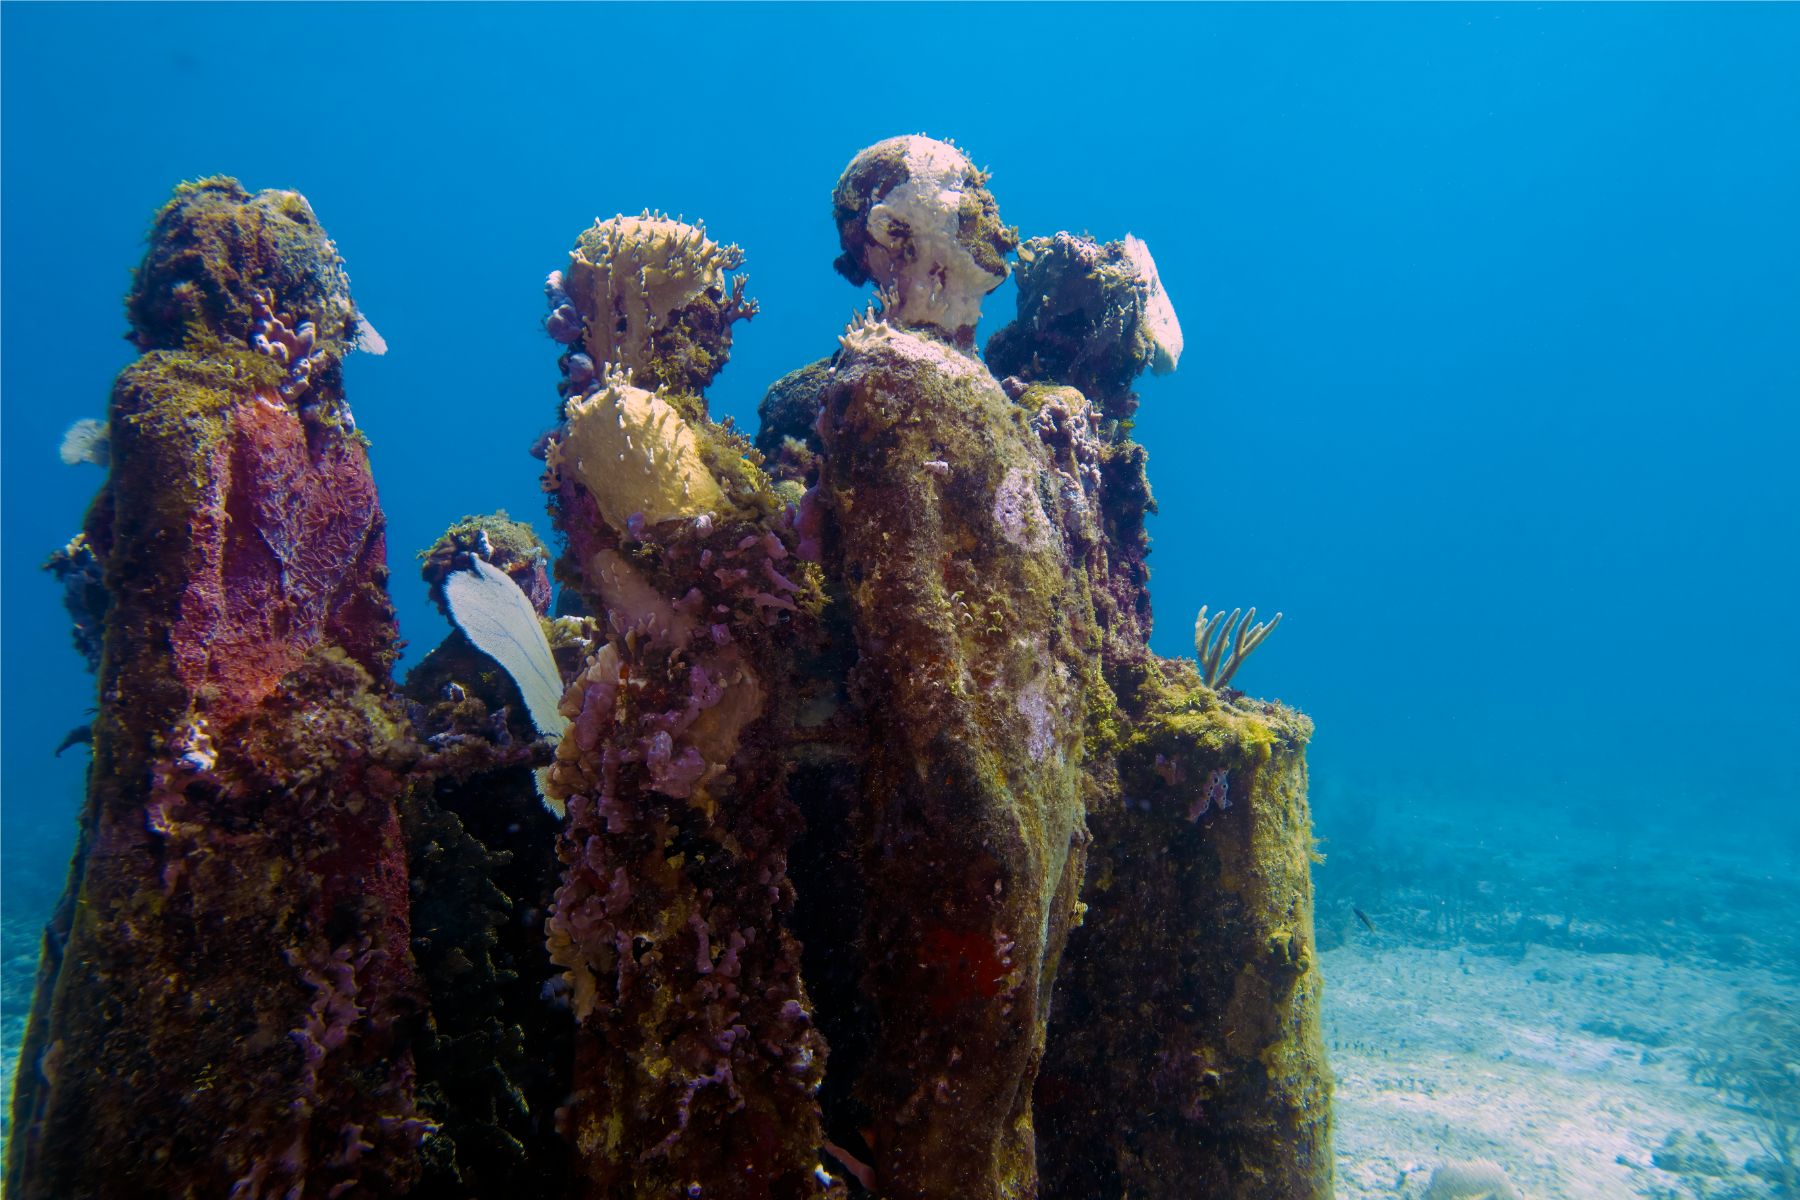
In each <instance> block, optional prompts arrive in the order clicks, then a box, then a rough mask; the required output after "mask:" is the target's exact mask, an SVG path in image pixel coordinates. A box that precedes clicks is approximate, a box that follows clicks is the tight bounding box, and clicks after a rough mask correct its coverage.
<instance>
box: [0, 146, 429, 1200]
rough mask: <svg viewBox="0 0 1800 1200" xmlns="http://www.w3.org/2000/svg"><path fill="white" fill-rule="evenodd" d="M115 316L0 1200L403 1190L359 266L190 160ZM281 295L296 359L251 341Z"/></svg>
mask: <svg viewBox="0 0 1800 1200" xmlns="http://www.w3.org/2000/svg"><path fill="white" fill-rule="evenodd" d="M127 305H128V311H129V313H130V316H131V320H132V329H133V338H134V340H135V342H136V344H137V346H138V348H139V349H140V350H141V351H142V355H141V357H139V358H138V359H137V361H135V362H134V363H132V364H131V365H130V366H128V367H127V368H126V369H125V370H124V371H123V372H121V374H120V375H119V378H118V381H117V383H116V384H115V385H114V388H113V394H112V402H111V405H110V409H109V412H108V417H107V422H106V423H107V426H108V428H109V430H110V433H111V438H110V441H111V453H110V472H109V475H108V478H107V482H106V484H105V486H104V487H103V489H102V490H101V492H100V495H99V496H98V498H97V499H96V500H95V501H94V504H93V506H92V508H91V509H90V510H89V512H88V515H87V521H86V525H85V528H84V533H83V549H84V551H85V552H86V553H88V554H91V555H92V557H93V560H94V561H95V562H96V563H97V564H98V565H99V568H100V572H101V575H102V577H103V579H104V601H103V603H104V604H105V605H106V611H105V613H104V618H103V626H102V628H103V634H102V635H101V639H100V642H101V644H100V653H99V656H98V668H99V695H100V709H99V713H98V716H97V717H96V718H95V721H94V725H93V739H94V741H93V751H94V757H93V765H92V767H91V769H90V773H89V788H88V800H87V805H86V807H85V809H84V811H83V814H82V819H81V847H80V850H79V851H78V854H77V857H76V863H75V868H74V871H73V873H72V875H71V878H70V882H69V890H68V893H67V894H66V896H65V898H64V900H63V903H62V906H61V907H60V908H59V909H58V911H57V914H56V916H55V918H54V919H53V921H52V922H51V926H50V928H49V930H48V932H47V934H46V937H45V947H44V955H43V962H42V966H41V967H40V975H39V988H38V994H37V999H36V1001H35V1003H34V1005H33V1011H32V1016H31V1022H30V1026H29V1029H28V1032H27V1035H26V1044H25V1049H24V1055H23V1069H22V1070H21V1071H20V1073H19V1077H18V1088H17V1092H16V1095H15V1098H14V1108H13V1112H14V1124H13V1135H12V1138H11V1142H10V1145H9V1148H8V1154H7V1165H6V1176H7V1188H6V1191H7V1193H8V1194H9V1195H12V1196H17V1197H20V1198H21V1200H26V1198H29V1197H57V1198H62V1197H70V1196H113V1195H196V1196H197V1195H215V1196H226V1195H236V1196H277V1195H284V1194H299V1193H300V1192H301V1191H302V1190H304V1191H305V1192H306V1193H307V1194H319V1195H324V1194H327V1193H330V1192H333V1191H334V1190H335V1191H337V1192H338V1193H339V1194H342V1193H344V1192H346V1191H348V1190H350V1189H361V1191H362V1193H363V1194H376V1193H389V1194H400V1193H403V1192H405V1191H406V1190H407V1189H408V1188H409V1187H410V1185H411V1184H412V1182H413V1181H414V1180H415V1179H416V1178H417V1160H416V1147H417V1145H418V1142H419V1138H420V1135H421V1132H422V1129H423V1124H424V1123H423V1121H422V1120H421V1118H420V1116H419V1113H418V1111H417V1109H416V1107H415V1105H414V1102H413V1092H412V1080H413V1062H412V1055H411V1052H410V1050H409V1048H408V1041H409V1039H408V1035H407V1025H408V1023H409V1022H410V1021H411V1020H412V1019H413V1017H414V1016H415V1014H416V1011H417V1005H418V987H417V977H416V974H415V971H414V966H413V959H412V955H411V953H410V952H409V948H408V929H409V905H408V887H407V870H406V857H405V848H404V845H403V843H402V838H401V834H400V827H399V821H398V818H397V814H396V804H397V802H398V800H399V798H400V796H401V794H402V793H403V791H404V789H405V786H406V769H407V765H408V762H407V760H408V758H409V755H410V753H411V748H410V744H409V743H408V742H407V740H406V739H405V738H404V737H401V736H398V735H399V733H400V731H401V730H402V729H403V728H404V725H405V714H404V712H403V711H402V710H401V709H400V707H399V706H398V704H397V703H396V701H395V697H394V695H393V691H392V688H391V685H390V684H389V682H388V680H387V673H388V669H389V667H390V665H391V663H392V662H393V659H394V655H395V645H394V640H395V630H394V621H393V615H392V611H391V609H390V608H389V606H388V602H387V593H386V586H385V585H386V579H387V567H386V562H385V553H384V540H383V520H382V516H381V510H380V508H379V506H378V505H377V503H376V497H375V485H374V481H373V479H372V477H371V475H370V471H369V461H368V456H367V455H366V453H365V452H364V449H363V445H362V443H361V441H360V440H359V439H358V438H357V437H356V436H355V434H354V433H353V432H352V428H351V425H350V422H349V408H348V406H347V405H346V404H345V402H344V393H343V384H342V371H341V365H340V364H341V361H342V358H343V355H344V354H345V353H347V352H348V351H349V350H350V349H351V348H352V345H353V342H354V338H355V330H356V310H355V307H354V305H353V304H352V302H351V299H350V292H349V286H348V280H347V279H346V277H345V274H344V270H343V265H342V263H341V261H340V260H339V258H338V255H337V252H336V250H335V248H334V247H333V246H332V243H331V242H330V240H329V239H328V238H327V237H326V236H325V233H324V231H323V229H321V227H320V225H319V221H318V218H317V217H316V216H315V215H314V213H313V211H312V208H311V207H310V206H309V205H308V204H307V202H306V201H305V199H304V198H302V197H301V196H300V195H299V194H298V193H295V192H274V191H271V192H261V193H258V194H256V195H251V194H250V193H249V192H246V191H245V190H244V189H243V188H241V187H239V186H238V185H237V183H236V182H235V181H233V180H229V179H208V180H203V181H201V182H199V183H193V184H184V185H182V186H181V187H180V188H178V189H177V190H176V193H175V196H174V198H173V199H172V200H171V201H170V202H169V204H168V205H167V206H166V207H165V208H164V209H163V210H162V211H161V212H160V213H159V214H158V215H157V218H156V223H155V226H154V227H153V228H152V230H151V233H150V249H149V252H148V254H147V255H146V256H145V259H144V263H143V265H142V267H140V268H139V270H138V273H137V276H136V280H135V282H134V285H133V288H132V291H131V295H130V296H129V298H128V302H127ZM277 312H279V313H281V314H284V315H283V316H282V318H281V322H282V325H283V328H284V329H296V330H300V331H302V333H298V334H295V335H294V341H293V343H292V345H293V346H294V347H295V348H296V349H295V350H293V351H290V349H289V346H288V343H286V342H284V343H282V350H281V351H280V352H271V351H270V350H269V349H268V346H269V344H270V343H269V342H268V337H267V334H268V331H269V329H270V328H272V322H273V321H274V319H275V318H274V316H273V314H274V313H277ZM302 384H303V386H302Z"/></svg>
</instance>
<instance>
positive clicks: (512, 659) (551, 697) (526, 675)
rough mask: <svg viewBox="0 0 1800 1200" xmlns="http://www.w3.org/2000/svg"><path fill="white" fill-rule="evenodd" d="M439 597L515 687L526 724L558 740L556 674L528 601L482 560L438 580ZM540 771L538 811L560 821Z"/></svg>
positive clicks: (564, 724) (560, 719) (562, 724)
mask: <svg viewBox="0 0 1800 1200" xmlns="http://www.w3.org/2000/svg"><path fill="white" fill-rule="evenodd" d="M444 596H445V598H446V599H448V600H449V601H450V615H451V617H452V619H454V620H455V621H456V624H457V626H458V627H459V628H460V629H461V630H462V631H463V633H464V634H466V635H467V636H468V639H469V640H470V641H471V642H473V643H475V646H476V648H477V649H478V650H480V651H481V652H482V653H483V654H486V655H487V656H488V657H490V658H492V659H493V660H494V661H495V662H497V663H499V664H500V666H501V667H502V668H504V669H505V671H506V673H507V674H508V675H511V676H512V677H513V682H514V683H516V684H518V685H519V694H520V695H522V696H524V697H525V710H526V711H527V712H528V713H530V714H531V723H532V724H534V725H536V726H537V728H538V732H539V733H542V734H543V735H544V736H545V737H550V738H561V737H562V735H563V733H564V731H565V730H567V729H568V727H569V718H567V717H565V716H563V715H562V714H561V713H560V712H558V711H557V704H558V702H559V701H561V699H562V692H563V683H562V674H561V673H560V672H559V671H557V669H556V659H555V658H553V657H551V654H550V642H549V639H547V638H546V637H545V636H544V626H543V623H542V622H540V621H539V620H538V615H537V609H535V608H533V607H532V606H531V600H530V599H529V598H528V597H527V596H526V595H525V593H524V592H523V591H521V590H520V588H519V585H518V584H516V583H514V582H513V581H512V576H510V575H508V574H507V573H506V572H505V571H502V570H501V569H500V568H498V567H496V566H494V565H493V564H492V563H489V562H487V561H485V560H483V559H479V558H477V559H475V560H474V569H472V570H468V571H456V572H454V573H452V574H451V575H449V576H448V577H447V578H446V579H445V580H444ZM546 773H547V772H546V771H545V770H539V771H538V772H537V781H538V792H539V794H540V795H542V796H543V797H544V806H545V807H546V808H548V809H549V810H550V811H551V812H553V813H555V814H556V815H557V816H559V817H560V816H562V808H563V806H562V805H561V804H559V803H557V802H556V801H554V800H552V799H551V798H550V797H549V795H548V794H546V793H545V792H544V779H545V776H546Z"/></svg>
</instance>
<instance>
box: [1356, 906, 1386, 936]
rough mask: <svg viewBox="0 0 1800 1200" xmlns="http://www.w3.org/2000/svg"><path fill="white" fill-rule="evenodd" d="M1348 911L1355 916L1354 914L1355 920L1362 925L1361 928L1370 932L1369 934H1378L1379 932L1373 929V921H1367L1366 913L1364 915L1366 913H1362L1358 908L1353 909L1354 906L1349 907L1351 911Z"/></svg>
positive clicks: (1367, 915)
mask: <svg viewBox="0 0 1800 1200" xmlns="http://www.w3.org/2000/svg"><path fill="white" fill-rule="evenodd" d="M1350 911H1351V912H1353V913H1355V914H1356V919H1357V920H1359V921H1361V922H1362V923H1363V928H1364V929H1367V930H1368V931H1369V932H1370V933H1378V932H1380V931H1379V930H1377V929H1376V928H1375V922H1373V921H1371V920H1370V919H1369V914H1368V913H1366V912H1364V911H1363V910H1362V909H1360V908H1357V907H1355V906H1354V905H1353V906H1351V909H1350Z"/></svg>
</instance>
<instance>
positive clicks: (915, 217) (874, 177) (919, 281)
mask: <svg viewBox="0 0 1800 1200" xmlns="http://www.w3.org/2000/svg"><path fill="white" fill-rule="evenodd" d="M832 205H833V209H834V211H835V214H836V217H837V227H838V240H839V242H840V243H841V244H842V245H843V247H844V252H843V254H841V255H839V256H838V260H837V269H838V271H839V273H840V274H842V275H843V276H844V277H845V278H846V279H848V280H849V281H850V282H851V283H857V284H861V283H867V282H869V281H870V280H873V281H874V282H875V283H876V284H877V285H878V286H879V287H880V288H881V289H882V290H883V291H884V292H886V293H888V295H889V297H890V300H889V304H888V310H887V314H886V315H887V318H888V320H890V321H892V322H894V323H895V324H898V325H912V326H919V325H929V326H935V327H936V328H938V329H940V330H942V331H943V332H944V333H946V334H948V335H950V336H951V337H952V338H954V339H955V340H956V341H958V342H959V343H962V344H964V345H967V344H969V343H970V342H971V341H972V340H973V338H974V331H975V323H976V322H977V321H978V320H980V318H981V298H982V297H983V296H985V295H987V294H988V293H989V292H991V291H993V290H994V289H995V288H997V287H999V286H1000V284H1001V283H1003V282H1004V281H1005V279H1006V275H1007V266H1006V256H1007V254H1009V253H1011V252H1012V251H1013V250H1014V249H1015V248H1016V247H1017V246H1018V244H1019V235H1018V231H1017V230H1015V229H1012V228H1010V227H1008V226H1006V225H1003V224H1001V222H1000V211H999V208H998V207H997V206H996V205H995V203H994V196H993V193H992V192H990V191H988V188H987V174H986V173H985V172H983V171H981V170H979V169H978V168H977V167H976V166H975V164H974V163H972V162H970V161H969V158H968V156H967V155H965V154H964V153H963V152H962V151H961V150H958V149H957V148H956V147H955V146H952V145H950V144H949V143H948V142H940V141H936V140H934V139H932V138H928V137H925V136H923V135H914V136H911V137H896V138H888V139H887V140H886V141H882V142H877V143H875V144H874V145H873V146H870V147H869V148H868V149H867V150H864V151H863V152H862V153H861V154H858V155H857V156H856V157H855V158H853V159H851V160H850V165H849V166H848V167H846V168H844V173H843V175H842V176H840V177H839V179H838V184H837V190H836V191H835V192H834V193H833V195H832Z"/></svg>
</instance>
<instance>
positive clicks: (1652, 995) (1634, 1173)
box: [1321, 936, 1778, 1200]
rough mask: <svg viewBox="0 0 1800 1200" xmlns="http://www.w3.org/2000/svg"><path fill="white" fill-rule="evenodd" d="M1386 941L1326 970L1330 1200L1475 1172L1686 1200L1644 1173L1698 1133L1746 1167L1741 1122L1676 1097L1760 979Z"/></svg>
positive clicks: (1566, 1189) (1596, 1195) (1535, 1198)
mask: <svg viewBox="0 0 1800 1200" xmlns="http://www.w3.org/2000/svg"><path fill="white" fill-rule="evenodd" d="M1382 940H1383V939H1382V938H1381V937H1380V936H1375V937H1371V938H1368V939H1367V940H1366V942H1365V943H1364V944H1361V945H1346V946H1344V947H1342V948H1339V949H1337V950H1332V951H1329V952H1327V953H1326V954H1325V955H1323V956H1322V960H1321V961H1322V964H1323V966H1324V970H1325V977H1326V986H1327V996H1326V1007H1325V1037H1326V1043H1327V1045H1328V1047H1329V1048H1330V1051H1331V1056H1332V1063H1333V1067H1334V1070H1335V1072H1336V1074H1337V1131H1336V1133H1337V1151H1338V1196H1339V1197H1340V1200H1377V1198H1381V1200H1388V1198H1392V1197H1404V1198H1406V1200H1413V1198H1415V1197H1419V1196H1422V1195H1423V1194H1424V1191H1425V1189H1426V1186H1427V1184H1428V1183H1429V1181H1430V1177H1431V1173H1432V1171H1433V1170H1434V1169H1435V1168H1436V1167H1438V1166H1439V1165H1441V1164H1443V1163H1446V1162H1451V1161H1459V1160H1470V1159H1487V1160H1490V1161H1492V1162H1494V1163H1497V1164H1499V1165H1500V1166H1501V1167H1503V1168H1504V1169H1505V1170H1506V1172H1507V1175H1508V1177H1509V1178H1510V1179H1511V1180H1512V1182H1513V1184H1514V1185H1515V1186H1516V1187H1517V1188H1518V1190H1519V1192H1520V1193H1521V1194H1522V1195H1523V1196H1526V1197H1529V1198H1531V1200H1614V1198H1618V1200H1630V1198H1634V1197H1638V1196H1641V1195H1645V1194H1647V1193H1649V1192H1651V1191H1652V1189H1653V1188H1655V1187H1656V1186H1658V1185H1660V1186H1662V1187H1664V1188H1669V1189H1674V1190H1675V1191H1676V1194H1685V1193H1682V1192H1681V1191H1680V1189H1681V1186H1682V1179H1681V1178H1680V1177H1679V1176H1676V1175H1673V1174H1671V1173H1669V1172H1667V1171H1663V1170H1660V1169H1658V1168H1657V1167H1655V1166H1653V1165H1652V1163H1651V1155H1652V1153H1653V1152H1654V1151H1656V1150H1657V1148H1658V1147H1660V1146H1661V1145H1662V1144H1663V1141H1664V1139H1665V1138H1666V1137H1667V1136H1668V1135H1669V1134H1670V1133H1671V1132H1672V1131H1677V1130H1679V1131H1682V1132H1685V1133H1688V1134H1690V1135H1692V1134H1694V1133H1698V1132H1702V1131H1703V1132H1705V1133H1707V1134H1708V1135H1710V1136H1711V1137H1712V1138H1713V1139H1714V1140H1715V1141H1716V1142H1717V1143H1718V1144H1719V1146H1720V1148H1721V1149H1722V1150H1723V1151H1724V1153H1725V1155H1726V1156H1727V1158H1728V1159H1730V1160H1731V1161H1732V1162H1734V1163H1738V1164H1741V1163H1743V1162H1744V1161H1745V1160H1746V1159H1748V1158H1750V1157H1751V1156H1752V1155H1754V1154H1755V1153H1757V1147H1756V1144H1755V1141H1754V1138H1753V1134H1752V1131H1751V1129H1750V1127H1749V1125H1748V1124H1747V1118H1746V1117H1745V1116H1744V1115H1743V1114H1741V1113H1739V1112H1736V1111H1734V1110H1733V1109H1732V1108H1730V1107H1728V1106H1727V1105H1726V1104H1725V1103H1724V1102H1722V1101H1721V1100H1720V1099H1719V1098H1718V1097H1716V1096H1715V1095H1714V1094H1713V1093H1712V1092H1711V1091H1710V1090H1709V1089H1707V1088H1704V1087H1701V1086H1699V1085H1697V1084H1695V1083H1692V1082H1690V1081H1689V1079H1688V1059H1687V1056H1686V1055H1685V1053H1683V1050H1682V1047H1685V1046H1688V1045H1692V1044H1693V1043H1694V1041H1695V1040H1696V1038H1697V1037H1698V1036H1699V1035H1700V1034H1701V1033H1702V1032H1703V1031H1704V1030H1705V1029H1706V1028H1707V1026H1708V1025H1709V1024H1712V1023H1717V1022H1718V1021H1721V1020H1724V1019H1727V1018H1728V1017H1729V1016H1730V1014H1731V1013H1732V1012H1733V1011H1735V1009H1736V1008H1737V1004H1738V997H1739V994H1740V992H1742V991H1743V990H1744V989H1745V988H1746V987H1749V988H1759V989H1760V988H1767V989H1771V990H1773V989H1775V988H1776V987H1777V986H1778V981H1777V980H1776V979H1775V978H1774V977H1772V976H1770V975H1768V974H1767V973H1766V972H1760V971H1751V972H1740V971H1731V972H1727V971H1724V970H1719V969H1706V968H1696V967H1688V966H1682V965H1678V964H1670V963H1667V962H1664V961H1662V960H1661V959H1660V958H1655V957H1651V956H1648V955H1631V954H1598V955H1596V954H1583V953H1576V952H1571V951H1567V950H1557V949H1546V948H1543V947H1536V946H1533V947H1529V948H1527V949H1526V950H1525V952H1524V954H1523V956H1522V957H1521V956H1518V955H1516V954H1508V955H1507V956H1505V957H1501V956H1497V955H1493V954H1480V953H1476V952H1472V951H1469V950H1453V949H1425V948H1420V947H1417V946H1406V945H1382V944H1381V942H1382Z"/></svg>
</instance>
